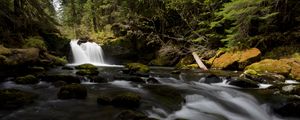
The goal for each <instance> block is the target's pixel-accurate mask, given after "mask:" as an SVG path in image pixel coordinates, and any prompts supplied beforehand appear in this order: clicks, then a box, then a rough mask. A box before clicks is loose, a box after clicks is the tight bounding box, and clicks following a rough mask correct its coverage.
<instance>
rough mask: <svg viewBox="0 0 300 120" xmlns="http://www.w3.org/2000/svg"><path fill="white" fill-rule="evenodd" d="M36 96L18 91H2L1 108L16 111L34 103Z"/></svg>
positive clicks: (0, 93) (0, 94)
mask: <svg viewBox="0 0 300 120" xmlns="http://www.w3.org/2000/svg"><path fill="white" fill-rule="evenodd" d="M35 97H36V95H34V94H33V93H29V92H24V91H21V90H16V89H3V90H0V108H1V109H16V108H20V107H22V106H24V105H27V104H30V103H33V102H34V98H35Z"/></svg>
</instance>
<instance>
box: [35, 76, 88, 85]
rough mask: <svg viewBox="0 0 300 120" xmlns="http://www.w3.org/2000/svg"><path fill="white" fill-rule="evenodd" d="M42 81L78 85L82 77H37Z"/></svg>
mask: <svg viewBox="0 0 300 120" xmlns="http://www.w3.org/2000/svg"><path fill="white" fill-rule="evenodd" d="M39 78H40V79H41V80H42V81H47V82H57V81H64V82H66V83H69V84H70V83H80V82H81V79H82V77H80V76H73V75H42V76H39Z"/></svg>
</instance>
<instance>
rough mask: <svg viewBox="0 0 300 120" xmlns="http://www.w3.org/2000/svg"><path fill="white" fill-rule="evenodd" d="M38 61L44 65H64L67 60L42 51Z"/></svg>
mask: <svg viewBox="0 0 300 120" xmlns="http://www.w3.org/2000/svg"><path fill="white" fill-rule="evenodd" d="M40 63H41V64H42V65H44V66H64V65H65V64H67V63H68V61H67V59H66V58H65V57H57V56H54V55H51V54H49V53H44V54H43V55H42V56H41V58H40Z"/></svg>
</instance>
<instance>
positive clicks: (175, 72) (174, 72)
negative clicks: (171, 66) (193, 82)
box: [171, 70, 181, 74]
mask: <svg viewBox="0 0 300 120" xmlns="http://www.w3.org/2000/svg"><path fill="white" fill-rule="evenodd" d="M180 73H181V71H180V70H173V71H172V72H171V74H180Z"/></svg>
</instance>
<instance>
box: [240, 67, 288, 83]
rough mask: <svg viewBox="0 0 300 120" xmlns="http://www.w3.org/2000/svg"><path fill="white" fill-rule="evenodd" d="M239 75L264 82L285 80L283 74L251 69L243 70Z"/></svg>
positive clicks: (282, 81)
mask: <svg viewBox="0 0 300 120" xmlns="http://www.w3.org/2000/svg"><path fill="white" fill-rule="evenodd" d="M240 77H244V78H248V79H251V80H254V81H256V82H259V83H265V84H281V83H284V81H285V77H284V76H283V75H280V74H276V73H269V72H257V71H255V70H252V69H247V70H245V71H244V73H243V74H241V75H240Z"/></svg>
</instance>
